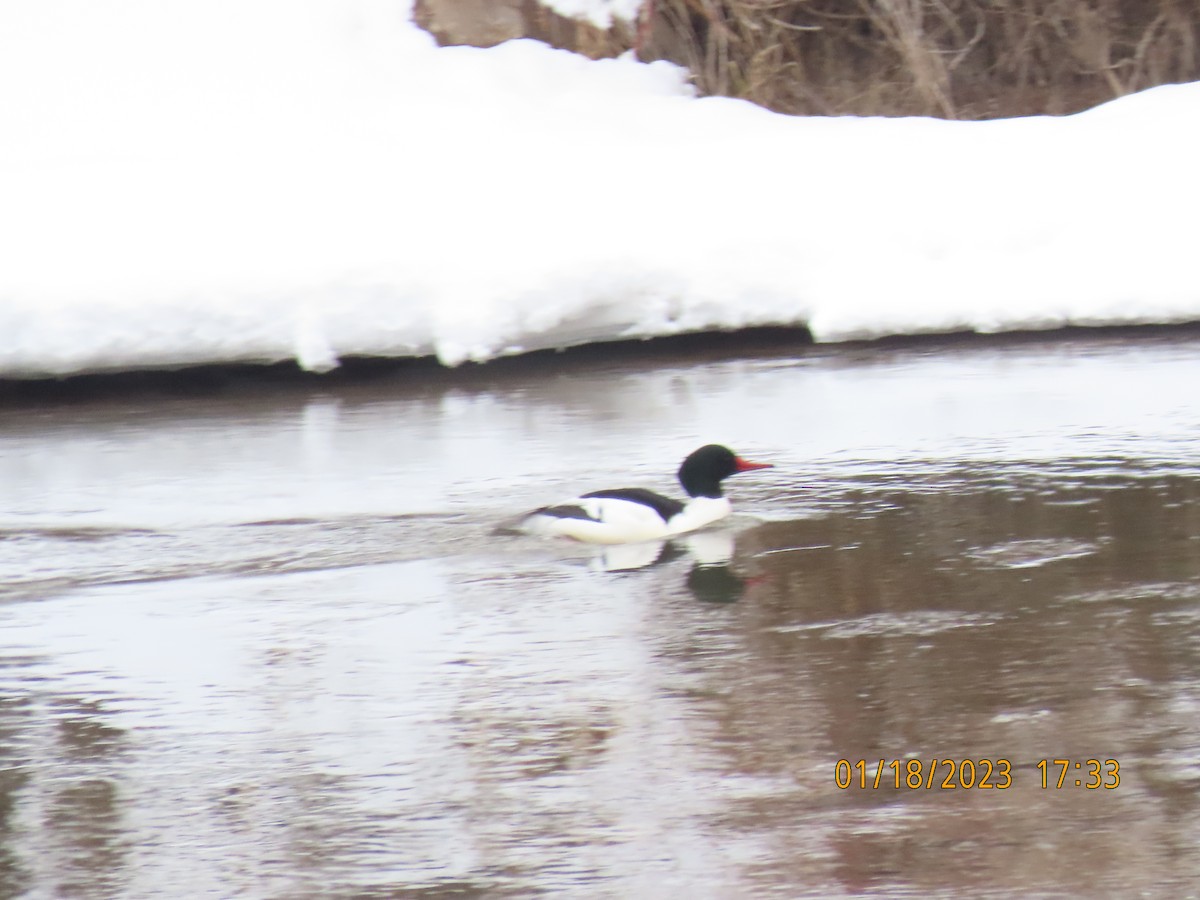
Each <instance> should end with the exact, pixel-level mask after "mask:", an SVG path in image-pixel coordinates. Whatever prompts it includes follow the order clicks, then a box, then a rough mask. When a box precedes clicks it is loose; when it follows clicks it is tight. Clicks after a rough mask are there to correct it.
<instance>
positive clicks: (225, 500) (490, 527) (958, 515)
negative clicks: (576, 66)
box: [0, 332, 1200, 898]
mask: <svg viewBox="0 0 1200 900" xmlns="http://www.w3.org/2000/svg"><path fill="white" fill-rule="evenodd" d="M1198 357H1200V339H1197V337H1196V336H1195V334H1194V333H1190V332H1181V333H1176V334H1174V335H1169V334H1168V335H1163V334H1145V333H1143V334H1134V335H1133V336H1131V335H1129V334H1123V335H1116V336H1112V335H1101V336H1091V337H1086V338H1074V339H1069V340H1056V341H1026V340H1002V339H996V340H986V341H985V340H981V341H967V342H962V343H936V344H916V345H910V346H897V347H885V346H866V347H843V348H815V349H814V348H804V349H799V350H786V349H779V348H776V349H773V350H758V351H755V352H747V353H743V354H741V355H729V354H727V353H726V354H725V355H720V354H717V353H712V352H709V353H705V354H702V355H692V356H685V355H661V356H656V355H652V354H644V355H642V356H640V357H634V358H630V357H628V356H616V357H613V358H611V359H609V360H607V361H605V360H604V359H603V358H602V357H600V356H596V355H592V356H583V357H574V356H565V357H561V358H551V359H548V360H546V359H543V360H541V361H533V362H529V363H523V364H510V365H500V366H494V367H484V368H477V369H473V370H464V371H461V372H454V373H438V372H433V371H431V370H424V369H420V368H414V369H411V370H400V371H397V372H394V373H392V374H390V375H386V376H384V375H380V376H378V377H374V378H371V379H364V380H362V381H347V382H337V383H330V384H316V385H312V384H310V385H308V386H297V385H287V386H274V387H272V386H270V385H263V384H259V385H257V386H253V385H252V386H246V385H240V386H238V385H235V386H232V387H227V388H225V389H212V390H208V391H204V392H192V393H176V394H165V393H164V394H149V393H147V392H144V391H139V392H129V393H120V392H116V393H110V394H109V395H107V396H99V397H92V398H77V399H75V400H70V401H65V400H62V399H57V400H54V401H53V402H50V401H47V402H45V403H40V404H31V403H17V404H10V405H9V406H7V407H5V408H4V409H2V410H0V483H2V484H3V486H4V493H3V501H2V503H0V766H2V769H0V896H13V897H15V896H28V897H61V896H74V897H85V898H90V897H97V898H99V897H156V896H220V897H234V896H244V897H299V896H329V897H339V896H340V897H385V896H386V897H397V896H402V897H406V898H415V897H425V898H435V897H437V898H440V897H451V896H453V897H492V896H514V897H525V896H533V895H542V894H544V895H553V896H579V897H635V896H644V897H657V896H672V895H675V894H677V893H685V892H686V894H687V895H689V896H692V897H714V898H726V897H729V898H735V897H769V896H777V897H800V896H820V897H833V896H862V895H877V896H914V897H915V896H920V897H929V896H946V897H959V896H1011V895H1014V894H1016V895H1023V896H1063V895H1073V896H1133V895H1139V896H1147V897H1153V896H1162V897H1178V896H1183V895H1185V894H1186V893H1188V892H1189V891H1194V890H1195V885H1196V884H1200V847H1198V845H1197V843H1196V840H1195V836H1196V834H1197V833H1200V543H1198V540H1200V505H1198V504H1197V499H1198V497H1197V495H1198V493H1200V394H1198V392H1197V390H1196V387H1195V385H1196V383H1197V374H1200V365H1198V363H1197V358H1198ZM711 441H718V442H723V443H728V444H729V445H730V446H732V447H733V448H734V449H735V450H737V451H738V452H741V453H744V454H745V455H747V456H750V457H752V458H755V459H763V460H768V461H771V462H774V463H775V464H776V468H775V469H771V470H765V471H760V472H753V473H746V474H744V475H738V476H736V477H735V478H733V479H731V480H730V481H729V482H727V488H728V492H729V494H730V496H731V498H732V499H733V501H734V506H735V510H736V515H735V516H734V518H733V519H732V520H730V521H729V523H728V524H727V526H725V527H722V528H719V529H716V530H715V531H713V532H711V533H704V534H702V535H700V536H697V537H696V538H694V539H691V540H686V541H680V542H678V543H676V544H673V545H668V546H664V547H657V546H651V547H640V548H631V549H627V550H619V549H618V550H610V551H607V552H601V551H595V550H592V549H590V548H587V547H584V546H581V545H577V544H573V543H569V542H561V543H560V542H557V541H545V540H539V539H534V538H530V537H524V536H519V535H513V534H511V533H508V532H506V531H505V530H504V528H503V525H504V524H505V522H506V521H507V520H509V519H510V518H511V517H512V516H514V515H516V514H518V513H520V512H521V511H523V510H526V509H529V508H532V507H536V506H540V505H543V504H546V503H550V502H553V501H555V500H557V499H561V498H563V497H564V496H570V495H571V494H573V493H575V492H577V491H580V490H583V489H590V488H597V487H605V486H624V485H645V486H649V487H655V488H658V489H661V490H665V491H670V492H672V493H676V492H677V486H675V485H674V484H673V483H672V482H673V477H672V476H673V473H674V470H675V468H676V467H677V465H678V462H679V460H680V459H681V458H682V457H683V456H684V455H685V454H686V453H687V452H688V451H690V450H692V449H694V448H695V447H696V446H698V445H700V444H703V443H707V442H711ZM498 526H499V527H498ZM935 760H936V763H935ZM964 760H970V761H971V765H970V767H968V766H966V765H962V761H964ZM1055 760H1065V763H1057V762H1055ZM1093 760H1094V761H1095V762H1090V761H1093ZM839 761H844V762H841V763H840V764H839ZM860 761H861V762H860ZM931 770H932V771H933V773H934V776H933V777H932V778H930V777H929V776H930V772H931ZM877 776H878V777H877ZM1060 776H1061V786H1060ZM897 780H898V781H899V782H900V787H899V788H897V787H896V782H897ZM1043 780H1044V781H1045V782H1046V785H1047V786H1046V787H1043V786H1042V785H1043ZM914 782H915V786H910V785H913V784H914ZM1077 782H1078V784H1077ZM1089 784H1096V785H1098V786H1097V787H1094V788H1089V786H1088V785H1089ZM847 785H848V786H847ZM967 785H976V786H973V787H968V786H967ZM980 785H989V786H980Z"/></svg>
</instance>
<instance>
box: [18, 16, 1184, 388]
mask: <svg viewBox="0 0 1200 900" xmlns="http://www.w3.org/2000/svg"><path fill="white" fill-rule="evenodd" d="M622 9H624V7H622V6H620V5H619V4H580V5H579V10H580V12H578V14H580V15H597V16H601V17H603V15H605V14H608V13H612V14H614V15H624V13H623V12H621V10H622ZM606 11H607V12H606ZM1198 144H1200V85H1176V86H1168V87H1160V88H1156V89H1153V90H1150V91H1146V92H1144V93H1142V94H1138V95H1134V96H1130V97H1126V98H1122V99H1120V100H1118V101H1115V102H1112V103H1109V104H1107V105H1105V106H1103V107H1100V108H1097V109H1095V110H1091V111H1088V112H1085V113H1082V114H1079V115H1076V116H1070V117H1065V118H1049V117H1033V118H1025V119H1012V120H1004V121H994V122H974V123H964V122H945V121H938V120H932V119H911V118H910V119H863V118H852V117H846V118H816V117H814V118H797V117H787V116H781V115H777V114H773V113H770V112H767V111H764V110H762V109H759V108H757V107H754V106H752V105H750V104H747V103H744V102H740V101H734V100H727V99H719V98H707V99H702V98H697V97H695V96H694V95H693V91H692V90H691V89H690V87H689V84H688V78H687V73H686V72H684V71H682V70H680V69H679V68H677V67H674V66H671V65H669V64H666V63H661V62H660V63H652V64H649V65H645V64H641V63H638V62H635V61H634V60H632V59H629V58H622V59H618V60H601V61H590V60H587V59H585V58H583V57H580V56H576V55H573V54H570V53H567V52H564V51H556V50H552V49H550V48H548V47H546V46H544V45H541V44H538V43H535V42H530V41H514V42H510V43H507V44H503V45H501V46H499V47H495V48H492V49H490V50H480V49H476V48H468V47H453V48H449V47H448V48H438V47H437V46H436V45H435V44H434V43H433V42H432V40H431V39H430V38H429V37H428V36H427V35H425V34H424V33H423V32H421V31H419V30H418V29H417V28H416V27H415V26H413V25H412V24H411V23H410V21H409V16H408V10H407V8H406V7H405V6H404V5H403V4H397V3H395V2H386V0H105V2H97V0H38V2H36V3H21V2H6V3H0V376H8V377H35V376H58V375H66V374H71V373H78V372H89V371H105V370H115V369H127V368H145V367H157V366H181V365H187V364H196V363H221V362H250V361H261V362H270V361H279V360H287V359H295V360H297V361H298V362H299V363H300V365H302V366H304V367H306V368H309V369H313V370H317V371H322V370H325V369H328V368H330V367H332V366H335V365H336V364H337V361H338V359H339V358H341V357H344V356H348V355H385V356H408V355H429V354H436V355H437V356H438V357H439V358H440V359H441V360H442V361H443V362H445V363H446V364H448V365H456V364H459V363H462V362H464V361H467V360H487V359H491V358H494V357H496V356H499V355H503V354H511V353H519V352H523V351H528V350H533V349H540V348H547V347H561V346H568V345H572V344H578V343H583V342H589V341H600V340H613V339H622V338H644V337H651V336H658V335H667V334H675V333H679V332H686V331H698V330H707V329H732V328H741V327H745V326H755V325H807V326H808V327H809V328H810V329H811V330H812V332H813V334H814V336H815V337H816V338H817V339H818V340H822V341H834V340H841V339H845V338H851V337H867V336H878V335H885V334H894V333H916V332H931V331H946V330H959V329H976V330H979V331H999V330H1006V329H1024V328H1051V327H1056V326H1060V325H1066V324H1111V323H1138V322H1176V321H1184V320H1195V319H1200V279H1197V278H1196V276H1195V267H1194V263H1193V254H1194V252H1195V251H1194V242H1195V235H1194V227H1193V224H1192V221H1191V219H1192V217H1193V216H1194V213H1193V210H1195V209H1196V208H1197V206H1198V205H1200V174H1198V173H1200V169H1198V168H1197V166H1196V165H1195V163H1194V159H1193V154H1194V152H1195V151H1194V148H1195V147H1196V146H1197V145H1198Z"/></svg>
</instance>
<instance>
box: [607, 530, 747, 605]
mask: <svg viewBox="0 0 1200 900" xmlns="http://www.w3.org/2000/svg"><path fill="white" fill-rule="evenodd" d="M734 547H735V540H734V534H733V532H732V531H729V530H727V529H715V530H711V531H698V532H694V533H692V534H689V535H686V536H683V537H680V538H676V539H674V540H669V541H644V542H642V543H640V544H616V545H613V546H609V547H606V548H605V549H604V550H603V551H601V552H600V553H597V554H596V555H595V556H594V557H592V559H591V562H590V563H589V567H590V568H591V569H592V570H593V571H597V572H631V571H634V570H636V569H646V568H650V567H653V566H660V565H664V564H666V563H669V562H672V561H674V560H676V559H679V558H681V557H690V558H691V560H692V567H691V569H689V570H688V574H687V578H686V579H685V582H684V584H685V585H686V587H687V589H688V591H689V592H690V593H691V594H692V595H693V596H694V597H695V598H696V599H697V600H700V601H702V602H704V603H733V602H735V601H737V600H739V599H740V598H741V596H742V594H743V593H744V592H745V589H746V584H747V580H746V579H745V578H743V577H742V576H741V575H739V574H738V573H737V572H736V571H734V569H733V567H732V562H733V554H734Z"/></svg>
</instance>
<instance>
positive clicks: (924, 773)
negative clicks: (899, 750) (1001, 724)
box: [833, 758, 1121, 790]
mask: <svg viewBox="0 0 1200 900" xmlns="http://www.w3.org/2000/svg"><path fill="white" fill-rule="evenodd" d="M1034 768H1036V769H1037V771H1038V775H1039V781H1040V783H1041V787H1042V788H1043V789H1049V790H1059V789H1062V788H1064V787H1079V788H1086V789H1087V790H1096V789H1098V788H1104V789H1106V790H1113V789H1114V788H1117V787H1119V786H1120V784H1121V764H1120V763H1119V762H1117V760H1115V759H1105V760H1099V759H1086V760H1071V759H1040V760H1038V762H1037V765H1036V766H1034ZM939 770H940V771H939ZM833 782H834V784H835V785H836V786H837V787H839V788H841V789H842V790H846V789H848V788H851V787H858V788H861V789H864V790H865V789H868V788H870V789H874V790H878V789H879V788H888V787H891V788H895V789H897V790H899V789H901V788H909V789H910V790H919V789H924V790H934V789H940V790H958V789H963V790H969V789H971V788H978V789H984V790H986V789H996V790H1004V789H1006V788H1010V787H1012V786H1013V773H1012V762H1011V761H1010V760H1007V759H994V760H993V759H961V760H959V759H937V758H934V759H931V760H928V761H926V760H923V759H916V758H914V759H893V760H891V761H889V760H886V759H880V760H865V759H859V760H854V761H853V762H852V761H850V760H848V759H839V760H838V761H837V764H836V765H835V766H834V767H833Z"/></svg>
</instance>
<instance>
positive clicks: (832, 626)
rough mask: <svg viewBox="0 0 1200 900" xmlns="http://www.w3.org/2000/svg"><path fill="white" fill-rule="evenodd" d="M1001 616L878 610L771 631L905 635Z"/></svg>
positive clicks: (846, 635) (990, 621) (972, 624)
mask: <svg viewBox="0 0 1200 900" xmlns="http://www.w3.org/2000/svg"><path fill="white" fill-rule="evenodd" d="M1001 618H1002V616H1001V615H999V614H998V613H969V612H959V611H955V610H935V609H920V610H915V611H913V612H909V613H875V614H874V615H870V616H863V617H862V618H859V619H850V620H848V621H845V622H808V623H804V624H801V625H785V626H782V627H779V628H772V629H771V631H774V632H777V633H780V634H788V633H791V632H796V631H824V634H822V635H821V636H822V637H826V638H857V637H906V636H910V635H918V636H921V635H930V634H937V633H939V632H942V631H949V630H951V629H954V628H977V627H980V626H983V625H993V624H995V623H996V622H998V621H999V620H1000V619H1001Z"/></svg>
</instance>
